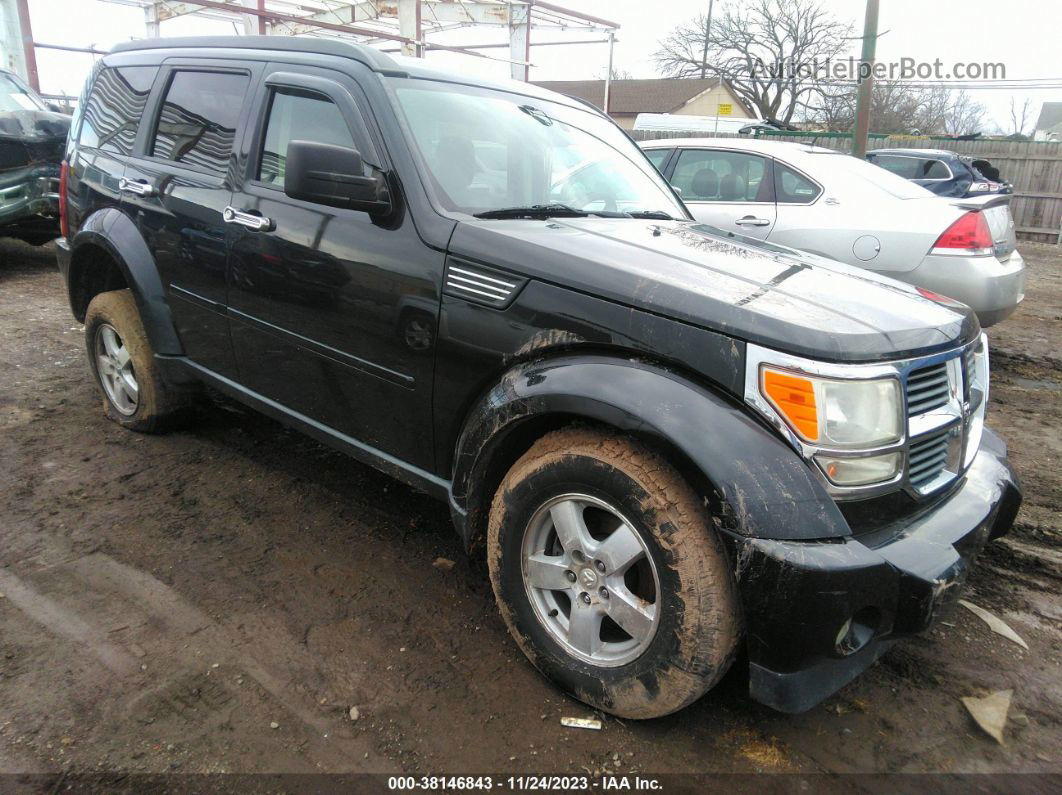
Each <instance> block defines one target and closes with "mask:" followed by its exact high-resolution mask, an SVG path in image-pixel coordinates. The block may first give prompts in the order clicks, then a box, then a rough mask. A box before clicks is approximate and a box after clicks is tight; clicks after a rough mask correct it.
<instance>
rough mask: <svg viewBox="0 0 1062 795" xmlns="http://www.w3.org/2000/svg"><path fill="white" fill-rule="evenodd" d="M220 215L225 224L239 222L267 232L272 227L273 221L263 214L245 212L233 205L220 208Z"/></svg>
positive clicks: (257, 230) (255, 229) (241, 224)
mask: <svg viewBox="0 0 1062 795" xmlns="http://www.w3.org/2000/svg"><path fill="white" fill-rule="evenodd" d="M221 217H222V219H223V220H224V221H225V223H227V224H239V225H240V226H245V227H247V228H248V229H253V230H254V231H255V232H268V231H270V230H271V229H272V228H273V222H272V221H271V220H269V219H268V218H266V217H265V216H264V215H255V214H254V213H245V212H243V211H242V210H237V209H236V208H235V207H226V208H225V209H224V210H222V212H221Z"/></svg>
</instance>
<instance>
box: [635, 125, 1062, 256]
mask: <svg viewBox="0 0 1062 795" xmlns="http://www.w3.org/2000/svg"><path fill="white" fill-rule="evenodd" d="M631 135H632V136H633V137H634V139H635V140H636V141H645V140H649V139H656V138H695V137H698V135H697V134H696V133H688V132H663V131H658V130H634V131H632V132H631ZM700 137H706V138H707V137H712V138H741V137H744V136H738V135H733V134H724V133H719V134H718V135H713V134H711V133H703V134H702V135H701V136H700ZM769 140H772V141H774V140H778V141H800V142H803V143H814V144H815V145H816V146H825V147H829V148H830V149H840V150H842V151H847V150H848V149H849V148H850V147H851V139H850V138H847V137H819V138H815V137H813V136H810V135H799V136H788V135H777V136H776V135H772V136H771V137H770V139H769ZM887 147H899V148H904V149H949V150H951V151H953V152H959V153H960V154H964V155H971V156H974V157H983V158H984V159H985V160H988V161H990V162H991V163H992V165H993V166H995V167H996V168H998V169H999V173H1000V175H1001V176H1002V177H1003V179H1005V180H1008V181H1009V182H1010V183H1011V184H1012V185H1014V198H1013V199H1011V212H1012V213H1013V215H1014V225H1015V228H1016V229H1017V232H1018V237H1020V238H1022V239H1023V240H1034V241H1037V242H1047V243H1057V242H1058V241H1059V239H1060V236H1062V231H1060V226H1062V142H1055V141H1052V142H1050V143H1041V142H1037V141H1028V142H1022V141H937V140H932V139H930V138H914V137H911V136H893V137H890V138H875V139H872V140H871V142H870V148H871V149H883V148H887Z"/></svg>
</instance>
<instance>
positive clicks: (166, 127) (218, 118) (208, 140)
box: [151, 72, 250, 173]
mask: <svg viewBox="0 0 1062 795" xmlns="http://www.w3.org/2000/svg"><path fill="white" fill-rule="evenodd" d="M249 81H250V78H249V77H248V76H247V75H244V74H232V73H221V72H174V74H173V79H172V80H171V81H170V85H169V88H168V89H167V91H166V97H165V99H164V100H163V104H162V110H161V111H160V113H159V122H158V126H157V128H156V130H155V140H154V142H153V145H152V148H151V154H152V155H154V156H155V157H160V158H163V159H165V160H172V161H173V162H175V163H181V164H183V165H189V166H195V167H198V168H202V169H206V170H207V171H212V172H215V173H218V172H224V171H225V170H226V168H227V167H228V162H229V155H230V154H232V145H233V142H234V141H235V139H236V123H237V121H238V120H239V117H240V109H241V108H242V107H243V99H244V95H245V94H246V92H247V85H248V83H249Z"/></svg>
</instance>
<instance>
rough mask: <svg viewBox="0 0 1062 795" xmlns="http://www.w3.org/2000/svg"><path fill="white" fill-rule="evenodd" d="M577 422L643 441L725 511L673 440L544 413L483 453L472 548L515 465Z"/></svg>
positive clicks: (472, 505)
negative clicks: (539, 444)
mask: <svg viewBox="0 0 1062 795" xmlns="http://www.w3.org/2000/svg"><path fill="white" fill-rule="evenodd" d="M573 425H576V426H581V427H584V428H592V429H596V430H600V431H601V432H603V433H614V434H618V435H621V436H627V437H628V438H630V439H632V440H634V441H635V442H637V443H638V444H641V445H642V446H643V447H645V448H646V449H648V450H650V451H652V452H653V453H656V454H657V455H659V456H660V457H661V458H663V459H664V460H665V461H667V462H668V463H669V464H671V466H673V467H675V469H676V470H678V473H679V474H680V475H681V476H682V477H683V479H685V481H686V482H687V483H688V484H689V485H690V487H691V488H692V489H693V490H694V492H695V493H696V494H698V495H699V496H700V497H702V498H703V499H704V500H705V505H706V506H707V508H708V510H709V512H710V513H711V514H712V515H713V516H721V515H722V514H723V511H724V509H723V503H722V498H721V496H720V494H719V491H718V489H717V488H716V487H715V485H714V484H712V482H711V481H710V480H709V479H708V478H707V477H706V476H705V474H704V472H702V471H701V469H700V467H698V466H697V465H696V464H695V463H694V462H693V461H692V459H690V458H689V457H688V456H687V455H686V454H685V453H684V452H682V450H681V449H680V448H679V447H677V446H676V445H675V444H673V443H672V442H670V441H669V440H667V439H664V438H662V437H659V436H656V435H654V434H649V433H645V432H637V431H630V430H623V429H621V428H617V427H615V426H613V425H609V424H608V423H604V422H600V421H597V420H593V419H588V418H586V417H582V416H580V415H577V414H561V413H558V414H544V415H538V416H534V417H529V418H527V419H525V420H522V421H521V422H519V423H517V424H516V425H515V427H513V428H512V429H510V430H509V431H508V432H506V433H505V434H504V436H503V437H502V438H501V439H499V440H498V441H496V442H492V443H491V444H490V445H489V447H488V449H487V450H486V451H485V453H484V455H483V461H482V463H481V464H480V465H478V466H477V467H476V471H475V473H474V474H473V483H474V486H473V488H472V490H471V491H470V493H469V498H468V503H467V509H468V518H467V522H466V533H467V538H466V546H467V548H468V549H469V551H470V552H471V551H478V550H479V549H480V548H481V547H482V543H483V540H484V539H485V538H486V532H487V520H488V517H489V515H490V505H491V501H492V500H493V499H494V495H495V493H496V492H497V491H498V487H499V486H500V485H501V482H502V480H503V479H504V478H505V475H506V474H507V473H508V472H509V470H510V469H512V467H513V465H514V464H515V463H516V462H517V461H518V460H519V459H520V457H521V456H523V455H524V453H526V452H527V451H528V450H530V449H531V447H532V445H534V443H535V442H537V441H538V440H539V439H541V438H542V437H543V436H545V435H546V434H547V433H550V432H552V431H556V430H560V429H561V428H567V427H570V426H573Z"/></svg>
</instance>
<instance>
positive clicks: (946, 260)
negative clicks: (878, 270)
mask: <svg viewBox="0 0 1062 795" xmlns="http://www.w3.org/2000/svg"><path fill="white" fill-rule="evenodd" d="M889 275H890V276H896V277H897V278H899V279H901V280H902V281H905V282H908V283H909V284H913V285H916V286H918V287H924V288H926V289H927V290H932V291H933V292H935V293H940V294H941V295H946V296H948V297H949V298H954V299H955V300H956V301H961V302H962V303H964V304H966V305H967V306H969V307H971V308H972V309H973V310H974V311H975V312H976V313H977V319H978V320H979V321H980V322H981V327H982V328H987V327H988V326H991V325H993V324H995V323H998V322H999V321H1001V320H1003V319H1004V318H1006V317H1007V316H1008V315H1010V314H1011V313H1012V312H1013V311H1014V310H1015V309H1017V308H1018V304H1020V303H1021V302H1022V300H1023V299H1024V298H1025V260H1024V259H1023V258H1022V256H1021V254H1019V253H1018V251H1017V249H1015V250H1014V251H1012V252H1011V253H1010V255H1009V256H1008V257H1007V258H1006V259H1005V260H1002V261H1001V260H999V259H997V258H996V257H994V256H991V255H989V256H985V257H963V256H952V255H942V254H930V255H928V256H927V257H926V258H925V259H924V260H922V263H921V264H920V265H919V266H918V267H917V268H915V269H914V270H913V271H908V272H906V273H902V274H889Z"/></svg>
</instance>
